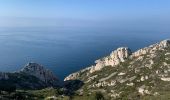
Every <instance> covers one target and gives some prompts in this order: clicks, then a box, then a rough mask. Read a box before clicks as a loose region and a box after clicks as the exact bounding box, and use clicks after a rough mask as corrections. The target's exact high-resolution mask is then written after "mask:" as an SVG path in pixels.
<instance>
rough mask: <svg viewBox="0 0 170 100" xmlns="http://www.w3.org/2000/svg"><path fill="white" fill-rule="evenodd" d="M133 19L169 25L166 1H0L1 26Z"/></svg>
mask: <svg viewBox="0 0 170 100" xmlns="http://www.w3.org/2000/svg"><path fill="white" fill-rule="evenodd" d="M137 22H138V23H142V24H146V25H150V26H152V25H153V26H155V24H159V25H160V26H162V25H163V26H164V27H169V26H168V25H170V24H169V22H170V0H0V26H1V27H3V26H62V25H63V26H65V25H66V26H74V25H75V26H81V25H86V26H88V25H93V26H95V25H100V24H101V23H102V24H103V25H106V26H109V25H113V23H114V25H116V24H118V26H119V25H120V26H121V25H123V24H125V25H129V23H132V24H133V25H135V24H136V23H137ZM157 27H159V26H157Z"/></svg>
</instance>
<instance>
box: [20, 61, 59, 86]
mask: <svg viewBox="0 0 170 100" xmlns="http://www.w3.org/2000/svg"><path fill="white" fill-rule="evenodd" d="M20 73H25V74H28V75H32V76H35V77H36V78H38V79H40V80H41V81H43V82H45V83H47V84H53V85H55V84H59V80H58V78H57V77H56V76H55V75H54V74H53V73H52V72H51V71H50V70H48V69H45V68H44V67H43V66H42V65H40V64H37V63H32V62H31V63H28V64H27V65H25V67H24V68H23V69H21V70H20Z"/></svg>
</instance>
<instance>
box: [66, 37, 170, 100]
mask: <svg viewBox="0 0 170 100" xmlns="http://www.w3.org/2000/svg"><path fill="white" fill-rule="evenodd" d="M95 62H96V64H95V65H92V66H90V67H87V68H85V69H83V70H80V71H78V72H75V73H73V74H70V75H69V76H68V77H66V78H65V81H68V80H81V81H83V82H84V85H83V86H82V87H81V88H80V89H79V90H78V91H77V94H79V95H81V96H89V95H91V94H93V93H94V92H100V93H102V94H104V96H105V97H106V98H108V100H110V99H132V100H134V99H139V98H144V99H146V100H150V99H151V98H152V99H153V98H156V99H158V98H159V99H158V100H160V99H162V100H165V99H167V98H166V97H168V96H169V93H170V87H169V86H170V40H164V41H161V42H159V43H156V44H153V45H150V46H148V47H145V48H143V49H140V50H138V51H136V52H133V53H132V52H131V50H130V49H129V48H127V47H121V48H118V49H117V50H115V51H113V52H112V53H111V54H110V55H109V56H107V57H104V58H101V59H99V60H96V61H95ZM169 97H170V96H169ZM167 100H168V99H167Z"/></svg>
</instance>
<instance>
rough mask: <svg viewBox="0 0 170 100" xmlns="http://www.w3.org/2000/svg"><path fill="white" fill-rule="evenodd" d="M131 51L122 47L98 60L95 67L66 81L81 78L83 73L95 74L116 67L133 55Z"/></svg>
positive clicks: (69, 77)
mask: <svg viewBox="0 0 170 100" xmlns="http://www.w3.org/2000/svg"><path fill="white" fill-rule="evenodd" d="M131 54H132V53H131V50H130V49H129V48H127V47H121V48H118V49H117V50H115V51H113V52H112V53H111V54H110V55H109V56H107V57H104V58H102V59H99V60H96V61H95V63H96V64H95V65H92V66H91V67H88V68H85V69H83V70H81V71H79V72H76V73H73V74H70V75H69V76H68V77H66V78H65V79H64V80H65V81H66V80H74V79H76V78H77V77H79V74H80V73H83V72H85V71H87V72H89V73H93V72H95V71H99V70H101V69H102V68H104V67H105V66H112V67H114V66H116V65H118V64H120V63H121V62H124V61H126V59H127V58H128V57H129V56H130V55H131Z"/></svg>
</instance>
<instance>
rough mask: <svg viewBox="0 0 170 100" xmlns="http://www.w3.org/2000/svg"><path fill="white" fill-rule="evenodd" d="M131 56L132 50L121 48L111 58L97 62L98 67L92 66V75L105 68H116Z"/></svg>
mask: <svg viewBox="0 0 170 100" xmlns="http://www.w3.org/2000/svg"><path fill="white" fill-rule="evenodd" d="M130 55H131V50H130V49H129V48H127V47H121V48H118V49H117V50H115V51H113V52H112V53H111V54H110V55H109V56H107V57H104V58H102V59H99V60H96V61H95V63H96V65H94V66H92V67H91V69H90V73H93V72H95V71H98V70H101V69H102V68H103V67H105V66H115V65H118V64H120V63H121V62H124V61H125V60H126V59H127V58H128V57H129V56H130Z"/></svg>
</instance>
